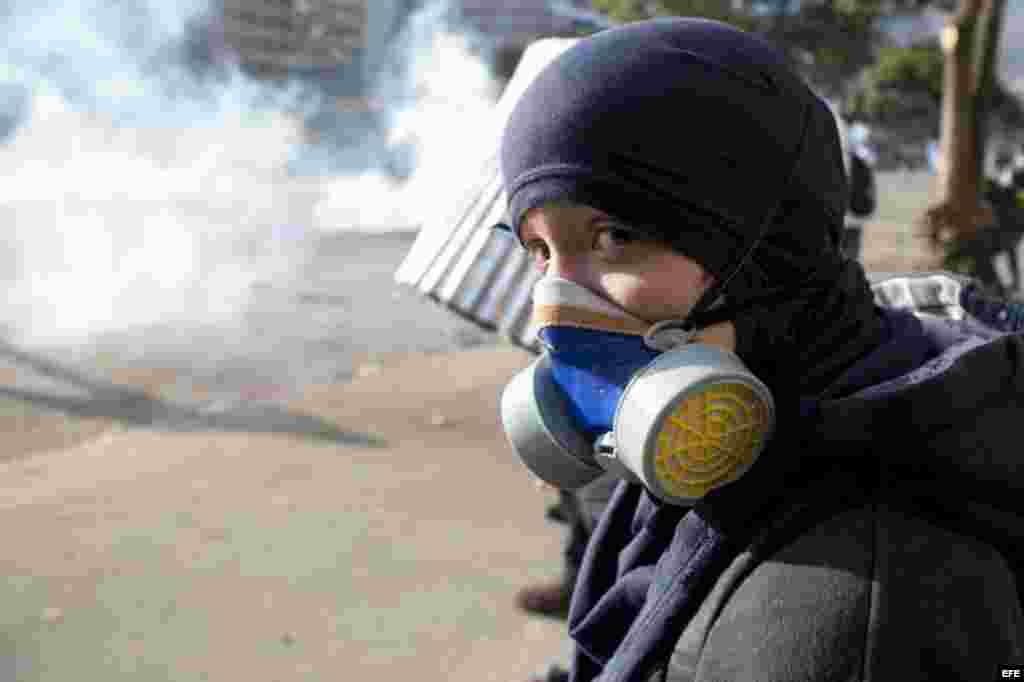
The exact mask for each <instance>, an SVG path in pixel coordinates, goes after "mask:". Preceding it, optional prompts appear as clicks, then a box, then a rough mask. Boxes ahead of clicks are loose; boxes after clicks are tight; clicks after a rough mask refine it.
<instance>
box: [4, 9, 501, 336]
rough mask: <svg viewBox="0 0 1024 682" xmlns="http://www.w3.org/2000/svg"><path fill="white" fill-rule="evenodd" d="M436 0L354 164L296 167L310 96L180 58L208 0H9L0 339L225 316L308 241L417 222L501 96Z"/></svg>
mask: <svg viewBox="0 0 1024 682" xmlns="http://www.w3.org/2000/svg"><path fill="white" fill-rule="evenodd" d="M445 6H446V3H445V2H434V3H430V4H429V5H428V7H427V8H426V10H425V11H423V12H421V13H419V14H418V15H417V16H416V17H414V21H412V22H410V28H409V30H408V31H406V32H405V33H404V34H403V40H402V42H401V43H400V44H399V45H397V46H396V49H397V52H396V53H395V54H396V60H397V62H396V64H398V66H399V67H402V68H395V69H392V70H390V71H388V72H387V73H386V74H385V75H384V76H385V77H384V79H383V80H382V81H381V83H380V84H378V87H377V89H376V102H377V103H378V107H379V109H380V113H382V114H384V116H383V118H382V120H383V125H384V126H385V130H384V133H383V142H382V143H376V142H375V143H373V144H376V145H377V146H378V147H380V148H379V149H375V150H371V151H372V152H373V153H371V154H367V150H366V148H363V149H358V150H356V149H353V150H352V152H351V153H352V154H353V155H354V156H353V158H354V159H356V161H355V162H354V166H353V164H349V170H348V171H347V172H346V174H345V175H343V176H334V177H326V178H325V177H302V176H299V175H296V174H295V173H294V172H293V171H294V170H295V169H296V168H301V167H303V165H304V164H305V163H306V162H307V161H308V159H307V156H311V154H309V153H310V152H311V151H314V150H312V149H311V148H309V147H308V145H306V146H304V145H303V144H302V140H303V118H304V117H305V116H306V115H308V114H309V113H310V111H311V107H313V106H315V104H316V100H315V98H312V99H311V98H310V97H309V96H308V94H309V93H308V91H305V90H303V89H302V88H300V87H298V86H293V87H289V88H283V89H282V88H277V87H273V88H272V87H270V86H268V85H266V84H264V83H261V82H257V81H254V80H251V79H249V78H246V77H245V76H243V75H242V73H241V72H240V71H239V70H238V69H236V68H234V67H232V66H231V65H220V67H219V68H221V70H222V72H221V73H220V75H219V77H205V76H204V75H203V74H202V73H199V72H197V70H196V64H193V63H189V61H188V60H187V59H185V57H187V56H188V55H187V52H186V51H185V50H184V49H183V46H186V47H187V45H188V39H189V34H188V27H189V25H190V24H189V22H190V21H192V22H194V21H196V20H197V18H199V19H201V18H202V17H203V16H204V13H206V12H207V8H206V7H204V6H203V5H202V4H200V3H196V2H186V1H181V0H179V1H177V2H160V1H159V0H136V2H127V3H126V2H123V1H117V2H113V1H111V0H92V1H91V2H89V1H85V0H63V1H60V2H49V3H47V4H39V3H38V2H33V3H31V4H30V3H29V2H28V0H24V2H21V3H17V4H15V5H14V6H13V8H11V9H10V10H9V14H8V15H7V16H6V17H3V18H0V24H2V25H4V26H5V28H6V29H7V30H6V35H5V38H6V44H5V45H3V46H2V47H0V141H2V142H4V143H5V144H3V146H0V152H2V153H0V172H2V174H3V177H4V179H5V180H4V183H3V184H2V185H0V216H2V218H3V220H4V224H5V231H4V235H5V236H4V241H3V249H2V251H0V287H3V289H4V291H3V301H4V303H3V306H2V307H0V325H2V329H4V330H5V332H6V334H7V336H8V337H9V338H10V339H11V340H14V341H16V342H19V343H22V344H26V345H32V344H58V343H59V344H63V343H74V342H77V341H79V340H84V339H87V338H90V337H93V336H95V335H97V334H102V333H104V332H109V331H115V330H124V329H130V328H137V327H146V326H149V325H157V324H160V325H168V324H171V325H173V324H175V323H181V324H183V325H184V324H195V325H199V324H203V325H208V324H217V323H222V322H223V323H227V322H229V321H230V320H231V319H233V318H234V317H237V316H238V315H239V314H240V312H242V311H243V310H244V308H245V306H246V304H247V302H248V301H249V297H250V295H251V293H252V287H253V285H254V284H256V283H258V282H266V281H269V280H274V279H275V278H281V277H287V276H288V275H289V273H290V272H291V271H293V270H294V269H295V268H296V267H297V266H298V265H300V264H301V262H302V260H303V258H304V257H305V255H304V254H305V251H304V249H306V248H308V247H309V244H310V243H311V240H310V239H307V238H308V237H311V236H315V235H316V234H317V233H318V232H320V231H323V230H344V229H350V230H352V229H354V230H359V229H370V230H380V229H408V228H412V227H415V226H416V225H417V224H418V223H419V221H420V220H422V217H423V216H424V215H427V214H429V213H430V212H431V208H430V206H429V202H430V201H432V197H434V196H436V195H437V192H436V188H438V187H440V186H441V185H442V184H443V183H447V182H450V181H452V178H453V177H454V176H455V175H456V174H457V173H456V169H457V168H458V166H459V163H460V159H461V158H462V156H463V155H464V154H468V152H469V151H470V150H471V147H470V146H469V145H470V144H471V140H472V139H473V137H474V130H475V129H476V128H478V127H479V125H478V122H477V121H478V119H479V118H480V117H484V118H485V117H486V112H487V110H488V108H489V106H490V103H491V102H492V101H493V99H494V96H495V95H496V94H497V93H495V92H493V90H489V88H493V86H492V85H491V84H490V77H489V75H488V73H487V70H486V67H485V66H484V65H483V64H482V63H481V62H480V61H479V60H478V59H477V58H475V57H473V56H471V55H470V53H469V51H468V48H467V47H466V46H465V45H464V44H463V43H461V42H460V41H459V40H458V39H456V38H454V37H453V36H452V35H451V34H448V33H446V32H445V31H443V30H439V26H440V25H441V23H442V22H441V20H442V18H443V16H444V14H445V13H444V8H445ZM403 64H404V67H403ZM200 66H202V65H201V64H200ZM206 66H209V65H206ZM368 144H369V143H368ZM396 149H404V150H405V151H406V152H407V156H408V157H409V158H410V159H411V162H409V164H408V165H409V168H407V169H406V171H405V173H399V174H398V175H399V176H402V175H406V176H407V179H406V180H405V181H402V180H401V179H400V177H399V178H398V179H396V174H395V172H394V168H390V169H389V168H386V167H385V166H386V165H387V164H386V159H387V158H388V156H389V155H392V156H393V155H394V154H393V153H394V151H395V150H396ZM329 153H330V154H333V155H338V154H346V153H348V152H347V151H346V149H345V148H332V149H330V151H329ZM341 166H342V167H344V164H341ZM432 188H433V189H432Z"/></svg>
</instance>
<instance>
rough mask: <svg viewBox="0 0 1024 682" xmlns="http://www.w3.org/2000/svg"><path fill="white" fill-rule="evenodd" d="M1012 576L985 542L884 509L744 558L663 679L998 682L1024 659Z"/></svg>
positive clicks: (857, 513) (866, 510)
mask: <svg viewBox="0 0 1024 682" xmlns="http://www.w3.org/2000/svg"><path fill="white" fill-rule="evenodd" d="M1022 656H1024V625H1022V616H1021V608H1020V601H1019V599H1018V593H1017V588H1016V582H1015V578H1014V575H1013V573H1012V571H1011V570H1010V568H1009V567H1008V565H1007V562H1006V561H1005V560H1004V558H1003V557H1002V556H1001V555H1000V554H999V553H998V552H997V551H996V550H994V549H992V548H991V547H990V546H988V545H987V544H985V543H983V542H980V541H978V540H975V539H973V538H969V537H966V536H963V535H959V534H956V533H954V532H951V531H949V530H947V529H944V528H941V527H938V526H936V525H934V524H932V523H930V522H928V521H925V520H923V519H920V518H917V517H915V516H912V515H910V514H908V513H905V512H902V511H899V510H897V509H893V508H891V507H888V506H886V505H883V504H872V505H869V506H865V507H861V508H858V509H855V510H850V511H847V512H844V513H842V514H839V515H837V516H834V517H832V518H830V519H828V520H826V521H823V522H822V523H820V524H818V525H816V526H814V527H813V528H812V529H811V530H809V531H807V532H805V533H803V534H801V535H800V536H799V537H797V538H796V539H794V540H793V541H791V542H789V543H788V544H786V545H784V546H783V547H782V549H780V550H779V551H777V552H775V553H774V554H772V555H770V556H767V557H761V558H759V557H757V556H755V555H754V553H753V552H749V551H748V552H745V553H742V554H741V555H740V556H738V557H737V558H736V559H735V560H734V561H733V563H732V565H731V566H730V567H729V569H728V570H727V571H725V573H723V574H722V576H721V577H720V578H719V580H718V583H717V584H716V585H715V587H714V588H713V590H712V592H711V593H710V595H709V597H708V599H707V600H705V602H704V603H703V604H702V606H701V608H700V610H699V611H698V613H697V614H696V616H695V617H694V618H693V619H692V621H691V622H690V624H689V626H688V627H687V629H686V630H685V631H684V633H683V635H682V637H681V638H680V639H679V641H678V643H677V646H676V648H675V650H674V652H673V654H672V657H671V660H670V661H669V664H668V667H667V669H666V670H663V671H661V673H662V675H661V679H664V680H667V681H668V682H684V681H686V682H690V681H696V682H709V681H711V680H716V681H717V680H757V681H758V682H776V681H778V682H783V681H787V682H788V681H793V680H814V681H821V682H826V681H831V680H837V681H838V680H843V681H844V682H845V681H849V680H889V679H944V680H978V679H989V678H991V676H992V675H993V674H994V671H995V669H996V666H998V665H999V664H1006V663H1008V662H1015V661H1020V660H1024V659H1022V658H1021V657H1022Z"/></svg>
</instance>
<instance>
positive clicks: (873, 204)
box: [843, 122, 878, 259]
mask: <svg viewBox="0 0 1024 682" xmlns="http://www.w3.org/2000/svg"><path fill="white" fill-rule="evenodd" d="M846 142H847V144H846V150H845V152H846V172H847V175H848V182H849V188H850V205H849V207H848V210H847V212H846V229H845V230H844V231H843V251H844V252H846V254H847V255H848V256H850V258H854V259H860V256H861V246H862V244H863V237H864V223H866V222H867V221H868V220H870V219H871V217H872V216H874V214H875V211H876V210H877V208H878V189H877V185H876V181H875V165H876V164H877V163H878V154H877V153H876V152H875V150H874V148H873V147H872V146H871V129H870V128H869V127H868V126H867V125H865V124H864V123H860V122H854V123H851V124H850V125H849V126H848V127H847V132H846Z"/></svg>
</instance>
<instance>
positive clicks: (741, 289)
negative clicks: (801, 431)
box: [501, 18, 880, 400]
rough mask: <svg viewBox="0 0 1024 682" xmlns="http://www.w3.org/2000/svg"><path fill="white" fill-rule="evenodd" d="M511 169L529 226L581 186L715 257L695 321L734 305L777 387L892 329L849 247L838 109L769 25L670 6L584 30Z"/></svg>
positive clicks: (820, 370) (828, 366)
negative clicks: (753, 27) (885, 326)
mask: <svg viewBox="0 0 1024 682" xmlns="http://www.w3.org/2000/svg"><path fill="white" fill-rule="evenodd" d="M501 168H502V177H503V183H504V188H505V191H506V193H507V195H508V204H509V210H508V220H509V223H510V228H511V229H512V230H514V231H516V232H517V233H518V230H519V227H520V224H521V221H522V219H523V216H524V215H525V213H526V212H527V211H528V210H529V209H531V208H534V207H537V206H539V205H541V204H543V203H544V202H548V201H554V200H569V201H574V202H577V203H582V204H587V205H590V206H593V207H595V208H598V209H600V210H602V211H604V212H606V213H608V214H610V215H612V216H615V217H617V218H619V219H620V220H622V221H623V222H625V223H626V224H628V225H630V226H632V227H633V228H635V229H638V230H640V231H642V232H645V233H647V234H648V235H650V236H652V237H654V238H657V239H659V240H661V241H664V242H665V243H667V244H669V245H670V246H671V247H672V248H674V249H676V250H678V251H679V252H680V253H682V254H683V255H685V256H687V257H689V258H692V259H693V260H695V261H696V262H697V263H699V264H700V265H701V266H702V267H704V268H705V269H706V270H707V271H708V272H710V273H712V274H713V275H714V276H715V278H716V283H715V285H714V286H713V287H711V288H710V289H709V291H707V292H706V293H705V295H704V296H703V297H702V299H701V301H699V302H698V304H697V306H696V308H695V310H694V311H693V312H691V314H690V318H689V320H688V322H690V323H692V324H694V325H695V326H706V325H708V324H711V323H713V322H716V321H721V320H725V319H730V320H733V321H734V322H735V325H736V330H737V348H736V350H737V354H738V355H739V356H740V357H741V358H742V359H743V360H744V362H745V363H746V364H747V365H748V366H749V367H750V368H751V369H752V370H753V371H754V373H755V374H757V375H758V376H759V377H761V379H762V380H763V381H764V382H765V383H766V384H768V386H770V387H771V389H772V391H773V392H774V393H775V394H776V395H777V396H782V395H783V394H785V393H791V394H793V395H795V394H807V393H814V394H817V393H818V392H819V391H821V390H822V389H823V388H824V387H825V386H827V385H828V384H830V383H831V382H832V381H833V380H834V379H835V377H836V376H837V375H838V374H839V373H840V372H842V371H843V370H845V369H846V368H848V367H849V366H850V365H851V364H853V363H854V362H855V361H856V360H857V358H859V357H860V356H861V355H862V354H864V353H865V352H867V351H868V350H869V349H870V348H872V347H874V346H875V345H877V343H878V341H879V333H880V330H879V328H878V326H877V324H876V318H875V315H874V309H873V303H872V302H873V295H872V293H871V290H870V287H869V285H868V282H867V280H866V279H865V277H864V273H863V271H862V270H861V268H860V265H859V264H857V263H856V262H853V261H850V260H848V259H846V257H845V256H844V255H843V253H842V251H841V248H840V234H841V230H842V228H843V216H844V214H845V211H846V203H847V184H846V176H845V170H844V165H843V159H842V150H841V145H840V142H839V133H838V129H837V126H836V121H835V117H834V115H833V113H832V111H831V109H830V108H829V107H828V105H827V104H826V103H825V102H824V101H823V100H822V99H821V98H820V97H818V96H817V95H816V94H815V93H813V92H812V91H811V90H810V88H808V86H807V85H806V84H805V83H804V82H803V81H802V80H801V79H800V78H799V77H798V76H797V75H796V74H795V73H793V71H792V70H791V69H790V68H789V67H788V65H787V64H786V62H785V58H784V57H783V56H782V55H781V53H779V52H778V51H777V50H776V49H775V48H774V47H772V46H771V45H770V44H769V43H767V42H766V41H764V40H763V39H761V38H760V37H758V36H755V35H752V34H749V33H745V32H743V31H740V30H738V29H736V28H735V27H732V26H729V25H728V24H724V23H720V22H715V21H709V20H704V19H694V18H671V19H655V20H650V21H643V22H636V23H633V24H628V25H625V26H621V27H616V28H613V29H609V30H607V31H602V32H600V33H597V34H595V35H593V36H590V37H587V38H585V39H582V40H580V41H579V42H578V43H576V44H575V45H573V46H572V47H571V48H569V49H568V50H566V51H565V52H563V53H562V54H560V55H559V56H558V57H557V58H556V59H555V60H554V61H552V63H551V64H549V65H547V66H546V67H545V68H544V69H543V70H542V71H541V72H540V74H538V76H537V77H536V78H535V79H534V81H532V82H531V83H530V85H529V86H528V87H527V88H526V90H525V91H524V92H523V94H522V96H521V98H520V99H519V100H518V101H517V103H516V105H515V107H514V108H513V110H512V112H511V114H510V117H509V120H508V123H507V124H506V126H505V129H504V133H503V136H502V140H501ZM721 294H724V295H725V297H724V299H723V300H724V305H720V306H718V307H714V308H712V306H713V305H714V304H715V303H716V302H717V301H718V300H719V299H720V298H721ZM793 395H788V396H786V397H787V400H791V399H792V398H793Z"/></svg>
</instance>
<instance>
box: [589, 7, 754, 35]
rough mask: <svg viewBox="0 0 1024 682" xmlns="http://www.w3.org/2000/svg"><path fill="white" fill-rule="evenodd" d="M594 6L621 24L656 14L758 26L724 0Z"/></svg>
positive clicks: (740, 25)
mask: <svg viewBox="0 0 1024 682" xmlns="http://www.w3.org/2000/svg"><path fill="white" fill-rule="evenodd" d="M591 6H592V7H593V8H594V9H595V10H597V11H599V12H601V13H603V14H605V15H606V16H607V17H608V18H609V19H611V20H612V21H617V22H620V23H626V22H630V21H640V20H643V19H650V18H651V17H656V16H685V17H703V18H705V19H715V20H717V21H724V22H726V23H729V24H733V25H734V26H738V27H739V28H743V29H746V30H751V29H753V28H754V21H753V20H752V19H751V18H750V17H749V16H747V15H746V14H742V13H738V12H733V11H732V10H731V9H730V3H729V2H727V1H723V0H655V1H651V0H647V1H645V0H592V1H591Z"/></svg>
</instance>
